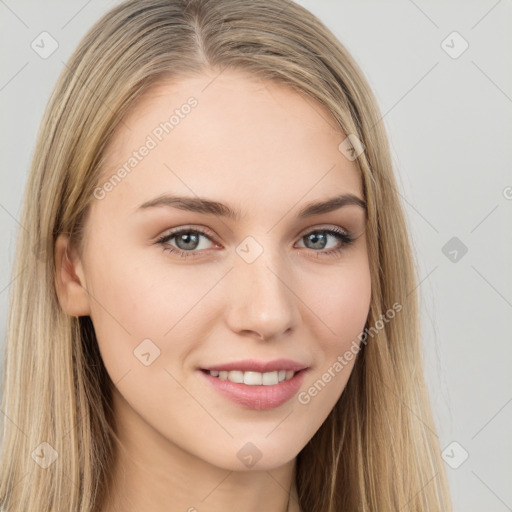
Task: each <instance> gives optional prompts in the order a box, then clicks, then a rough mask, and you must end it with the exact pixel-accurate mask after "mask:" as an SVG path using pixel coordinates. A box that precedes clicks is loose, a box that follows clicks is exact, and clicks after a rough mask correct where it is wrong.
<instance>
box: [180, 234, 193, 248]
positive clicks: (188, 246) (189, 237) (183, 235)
mask: <svg viewBox="0 0 512 512" xmlns="http://www.w3.org/2000/svg"><path fill="white" fill-rule="evenodd" d="M182 239H184V240H185V244H181V243H180V240H182ZM187 239H188V241H187ZM197 239H198V236H197V235H194V234H191V233H184V234H182V235H180V236H179V237H178V238H177V239H176V243H177V245H178V247H179V248H180V249H195V248H196V246H197V241H198V240H197ZM190 243H192V247H190V245H189V244H190ZM194 244H195V245H194ZM183 245H184V246H183Z"/></svg>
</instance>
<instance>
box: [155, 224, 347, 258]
mask: <svg viewBox="0 0 512 512" xmlns="http://www.w3.org/2000/svg"><path fill="white" fill-rule="evenodd" d="M201 238H205V239H206V240H209V241H210V242H212V243H213V241H212V236H211V235H210V234H209V233H206V232H205V231H202V230H200V229H192V228H181V229H177V230H176V231H173V232H171V233H169V234H167V235H164V236H163V237H160V238H159V239H158V240H157V242H156V243H157V244H159V245H161V246H162V249H163V250H164V251H167V252H170V253H174V254H178V255H179V256H181V257H182V258H189V257H196V256H199V255H200V253H201V252H203V251H202V250H198V249H208V247H204V244H201ZM329 238H332V239H335V240H336V241H337V246H334V247H333V248H329V250H327V251H326V250H325V248H326V246H327V245H328V241H329ZM174 239H175V244H176V245H171V244H170V242H171V240H174ZM300 240H307V243H308V244H309V245H310V247H307V248H308V249H309V248H310V249H311V250H312V251H313V252H316V253H318V256H320V255H322V256H329V255H333V254H337V253H340V252H341V251H342V250H343V249H344V248H345V247H346V246H348V245H349V244H351V243H352V242H353V241H354V240H355V238H354V237H353V236H352V235H351V234H350V233H348V232H345V231H342V230H341V229H339V228H330V229H316V230H314V231H309V232H308V233H306V234H305V235H303V236H302V237H300ZM206 245H208V243H206ZM318 249H320V250H318Z"/></svg>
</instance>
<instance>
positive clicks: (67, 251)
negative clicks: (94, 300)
mask: <svg viewBox="0 0 512 512" xmlns="http://www.w3.org/2000/svg"><path fill="white" fill-rule="evenodd" d="M55 268H56V272H55V287H56V290H57V296H58V298H59V303H60V305H61V307H62V309H63V311H64V312H65V313H66V314H68V315H70V316H89V315H90V313H91V310H90V300H89V294H88V293H87V287H86V283H85V275H84V272H83V267H82V264H81V261H80V258H79V257H78V254H77V253H76V250H75V248H74V247H73V246H72V245H71V244H70V240H69V236H68V235H66V234H60V235H59V236H58V237H57V241H56V242H55Z"/></svg>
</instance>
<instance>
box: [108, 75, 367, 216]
mask: <svg viewBox="0 0 512 512" xmlns="http://www.w3.org/2000/svg"><path fill="white" fill-rule="evenodd" d="M344 138H345V134H343V132H342V130H341V128H340V127H339V126H338V124H337V123H336V121H335V119H334V118H333V117H332V115H331V114H330V112H329V111H328V110H327V109H326V108H325V107H324V106H323V105H321V104H319V103H318V102H316V101H314V100H313V99H312V98H310V97H308V96H306V95H305V94H302V93H299V92H297V91H295V90H293V89H291V88H290V87H288V86H286V85H283V84H279V83H276V82H269V81H263V80H261V79H259V78H257V77H255V76H252V75H249V74H247V73H244V72H239V71H232V70H227V71H224V72H221V73H220V74H218V73H217V74H216V73H204V74H201V75H194V76H189V77H184V78H181V79H173V80H169V81H168V82H163V83H160V84H159V85H158V86H157V87H154V88H152V89H150V90H149V91H148V92H147V93H145V95H144V96H143V97H142V98H140V99H139V101H138V102H137V103H136V104H135V105H134V106H133V107H132V109H131V110H130V112H129V113H128V115H126V116H125V118H124V119H123V123H122V124H121V125H120V126H119V128H118V130H117V132H116V134H115V136H114V138H113V140H112V141H111V143H110V145H109V147H108V148H107V152H106V160H105V165H104V168H103V173H102V177H101V179H100V180H99V185H100V186H102V184H104V183H106V182H107V181H109V179H110V178H111V177H114V175H115V174H121V175H122V179H120V180H119V179H118V178H116V179H115V180H114V181H115V184H114V185H113V186H112V187H109V188H110V191H109V193H108V194H107V195H106V197H105V200H104V201H102V202H104V203H105V204H106V203H109V205H110V206H111V207H112V208H116V209H118V210H119V209H123V208H125V209H126V208H127V209H128V210H130V211H134V210H135V209H136V207H137V206H138V205H139V204H141V203H142V202H144V201H147V200H150V199H151V198H153V197H154V196H156V195H159V194H162V193H165V192H173V193H180V194H187V195H190V196H194V195H200V196H208V197H211V198H216V199H219V200H225V199H229V198H231V199H234V202H235V203H237V204H242V203H245V204H246V205H247V208H246V209H249V208H250V206H251V204H252V205H254V204H259V205H261V206H262V207H264V208H268V207H270V208H273V209H276V205H278V204H279V203H281V204H282V205H283V206H284V205H288V206H291V205H292V204H293V203H297V202H298V201H300V199H301V197H304V199H305V200H306V199H307V200H311V199H315V198H319V197H324V196H326V195H327V194H328V195H329V196H332V195H333V193H334V192H339V193H353V194H355V195H358V196H360V197H362V183H361V178H360V174H359V171H358V169H357V167H356V165H355V163H354V162H352V161H349V160H348V159H347V158H346V157H345V156H344V155H343V154H342V153H341V152H340V151H339V149H338V146H339V144H340V142H341V141H343V139H344ZM120 169H124V171H125V172H121V173H119V172H118V171H119V170H120ZM110 181H112V180H110ZM113 183H114V182H113ZM306 196H307V197H306ZM267 203H268V204H267ZM276 211H277V210H276Z"/></svg>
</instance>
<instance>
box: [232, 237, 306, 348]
mask: <svg viewBox="0 0 512 512" xmlns="http://www.w3.org/2000/svg"><path fill="white" fill-rule="evenodd" d="M271 238H272V237H267V239H266V240H267V241H268V242H267V243H265V247H263V244H262V243H261V242H257V241H256V240H255V239H253V238H252V237H247V239H246V240H244V241H243V242H242V243H241V244H240V245H239V246H238V247H237V249H236V253H237V254H236V255H235V259H234V267H235V268H234V270H233V272H232V277H231V280H230V283H231V285H230V286H231V287H230V290H229V302H230V308H229V309H230V314H229V317H228V321H229V323H230V327H231V328H232V329H233V330H235V331H239V332H241V331H254V332H256V333H258V334H259V335H261V336H262V337H263V338H265V339H268V338H272V337H275V336H279V335H281V334H283V333H284V332H286V331H287V330H288V329H290V328H293V327H294V326H295V325H296V323H297V320H298V310H297V304H296V300H295V296H294V294H293V293H292V291H291V290H293V283H290V282H289V281H290V279H291V277H290V275H291V274H290V273H289V272H287V267H286V261H285V258H284V257H283V254H282V253H281V250H280V248H279V247H277V246H276V247H270V241H269V240H270V239H271Z"/></svg>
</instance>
